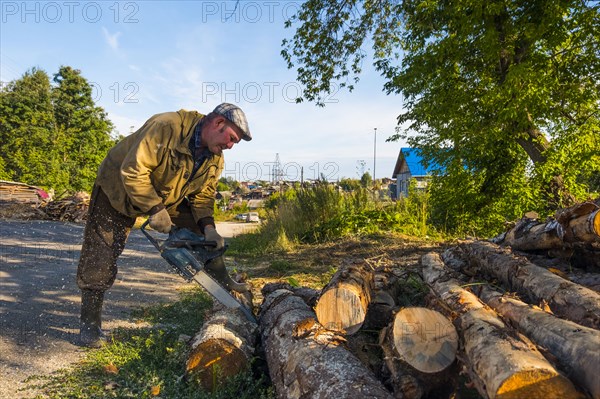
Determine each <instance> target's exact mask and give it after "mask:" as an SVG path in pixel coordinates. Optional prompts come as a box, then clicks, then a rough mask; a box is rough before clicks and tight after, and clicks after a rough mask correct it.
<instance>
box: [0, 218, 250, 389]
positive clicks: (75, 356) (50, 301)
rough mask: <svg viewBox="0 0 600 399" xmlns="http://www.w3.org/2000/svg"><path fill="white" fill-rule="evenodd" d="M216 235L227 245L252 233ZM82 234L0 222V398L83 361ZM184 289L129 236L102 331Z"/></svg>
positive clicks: (148, 248)
mask: <svg viewBox="0 0 600 399" xmlns="http://www.w3.org/2000/svg"><path fill="white" fill-rule="evenodd" d="M217 228H218V230H219V232H220V233H221V234H222V235H223V236H224V237H226V238H227V237H232V236H234V235H236V234H239V233H241V232H243V231H244V230H247V229H250V228H252V226H251V225H247V224H244V223H222V224H218V226H217ZM82 235H83V225H81V224H74V223H64V222H54V221H19V220H1V219H0V375H1V376H2V377H1V378H0V398H11V399H21V398H30V397H32V396H35V392H33V391H32V390H25V391H23V389H24V388H25V387H26V386H27V384H26V382H25V380H26V379H27V378H28V377H30V376H34V375H44V374H48V373H52V372H53V371H56V370H58V369H62V368H65V367H68V366H69V365H71V364H73V363H75V362H77V361H78V360H80V359H81V358H82V356H83V355H84V353H85V350H84V349H82V348H80V347H79V346H77V345H76V339H77V333H78V323H79V306H80V297H79V295H80V293H79V289H78V288H77V285H76V283H75V273H76V269H77V261H78V259H79V252H80V248H81V242H82ZM186 285H187V283H186V282H185V281H184V280H183V279H182V278H181V277H179V276H178V275H177V274H175V273H174V272H171V270H170V268H169V266H168V265H167V264H166V262H164V261H163V260H162V259H161V258H160V256H159V255H158V253H157V252H156V250H155V249H154V247H152V245H151V244H150V243H149V242H148V241H147V240H146V238H145V237H144V236H143V235H142V234H141V232H140V231H139V230H134V231H133V232H132V234H131V236H130V238H129V241H128V244H127V247H126V249H125V251H124V252H123V255H122V256H121V257H120V259H119V274H118V276H117V280H116V281H115V284H114V285H113V287H112V288H111V289H110V290H109V291H108V292H107V295H106V301H105V305H104V317H103V320H104V321H103V328H105V329H107V330H111V329H113V328H116V327H127V326H131V325H132V321H131V320H130V318H129V314H130V312H131V310H133V309H135V308H139V307H141V306H147V305H149V304H152V303H157V302H167V301H172V300H175V299H177V297H178V289H181V288H183V287H185V286H186Z"/></svg>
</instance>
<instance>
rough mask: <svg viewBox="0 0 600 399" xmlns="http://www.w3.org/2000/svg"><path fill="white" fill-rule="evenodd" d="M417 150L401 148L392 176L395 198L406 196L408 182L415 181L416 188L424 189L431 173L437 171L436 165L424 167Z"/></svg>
mask: <svg viewBox="0 0 600 399" xmlns="http://www.w3.org/2000/svg"><path fill="white" fill-rule="evenodd" d="M419 152H420V151H419V149H418V148H401V149H400V153H399V154H398V160H397V161H396V166H395V167H394V172H393V173H392V176H394V177H395V178H396V193H395V194H396V198H400V196H404V197H407V196H408V186H409V185H410V180H411V179H415V180H416V187H417V188H422V189H424V188H425V187H427V180H428V178H429V176H431V171H432V170H434V169H439V166H437V165H430V166H429V167H427V168H426V167H424V166H423V164H422V160H423V159H422V158H421V155H420V153H419Z"/></svg>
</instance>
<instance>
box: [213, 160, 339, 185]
mask: <svg viewBox="0 0 600 399" xmlns="http://www.w3.org/2000/svg"><path fill="white" fill-rule="evenodd" d="M339 171H340V167H339V165H338V164H337V163H335V162H324V163H319V162H313V163H312V164H310V165H307V166H306V167H305V166H304V165H302V164H300V163H298V162H286V163H279V164H278V163H276V162H262V163H259V162H244V163H241V162H225V168H224V169H223V172H222V173H221V176H222V177H224V178H228V177H229V178H232V179H234V180H236V181H260V180H262V181H295V182H300V181H306V180H318V179H325V180H327V181H335V180H337V179H338V177H339V176H338V174H339Z"/></svg>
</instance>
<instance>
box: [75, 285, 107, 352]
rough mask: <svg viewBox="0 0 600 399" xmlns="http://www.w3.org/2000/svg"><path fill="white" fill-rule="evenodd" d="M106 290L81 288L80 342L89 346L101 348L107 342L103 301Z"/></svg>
mask: <svg viewBox="0 0 600 399" xmlns="http://www.w3.org/2000/svg"><path fill="white" fill-rule="evenodd" d="M103 301H104V292H102V291H94V290H85V289H84V290H81V318H80V324H79V343H80V344H81V345H82V346H87V347H88V348H99V347H101V346H102V345H104V344H105V343H106V336H105V335H104V334H103V333H102V302H103Z"/></svg>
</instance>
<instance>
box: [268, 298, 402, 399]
mask: <svg viewBox="0 0 600 399" xmlns="http://www.w3.org/2000/svg"><path fill="white" fill-rule="evenodd" d="M259 324H260V330H261V337H262V342H263V345H264V349H265V354H266V358H267V364H268V367H269V374H270V376H271V380H272V382H273V386H274V387H275V391H276V394H277V397H278V398H285V399H298V398H315V399H326V398H340V399H354V398H378V399H380V398H381V399H386V398H390V399H391V398H392V396H391V394H390V393H389V391H387V390H386V389H385V388H384V387H383V385H382V384H381V382H379V381H378V380H377V379H376V378H375V376H374V375H373V374H372V373H371V372H370V371H369V370H368V369H367V368H366V367H365V366H364V365H363V364H362V363H361V362H360V361H359V360H358V359H357V358H356V357H355V356H354V355H353V354H352V353H350V351H348V350H347V349H346V348H345V347H344V345H343V344H344V339H343V338H342V337H341V336H339V335H337V334H336V333H335V332H333V331H330V330H326V329H324V328H323V326H321V325H320V324H319V323H318V322H317V321H316V315H315V313H314V312H313V311H312V310H311V309H310V308H309V307H308V305H306V303H305V302H304V301H303V300H302V299H301V298H300V297H298V296H295V295H294V294H293V293H292V292H291V291H288V290H277V291H274V292H273V293H271V294H270V295H268V296H266V297H265V299H264V301H263V304H262V306H261V312H260V323H259Z"/></svg>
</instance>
